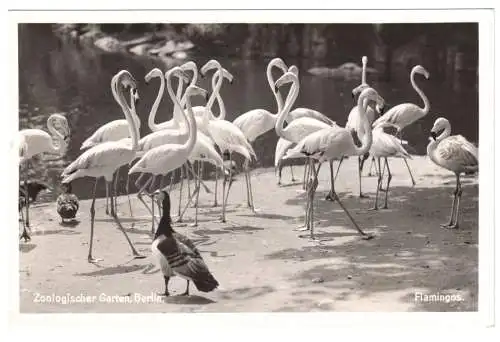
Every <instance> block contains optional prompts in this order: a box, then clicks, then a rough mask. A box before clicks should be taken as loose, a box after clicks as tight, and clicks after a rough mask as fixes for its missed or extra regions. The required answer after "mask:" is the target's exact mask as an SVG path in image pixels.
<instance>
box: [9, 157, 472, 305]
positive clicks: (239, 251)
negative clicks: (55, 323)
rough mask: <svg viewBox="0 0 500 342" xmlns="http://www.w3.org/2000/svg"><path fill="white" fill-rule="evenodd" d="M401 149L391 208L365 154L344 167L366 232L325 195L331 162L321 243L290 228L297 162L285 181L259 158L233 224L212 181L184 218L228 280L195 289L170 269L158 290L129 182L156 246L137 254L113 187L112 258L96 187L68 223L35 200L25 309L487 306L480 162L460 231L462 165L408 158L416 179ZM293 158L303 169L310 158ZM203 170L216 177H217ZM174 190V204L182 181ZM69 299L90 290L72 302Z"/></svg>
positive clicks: (131, 226) (107, 220) (24, 248)
mask: <svg viewBox="0 0 500 342" xmlns="http://www.w3.org/2000/svg"><path fill="white" fill-rule="evenodd" d="M390 163H391V170H392V172H393V179H392V184H391V191H390V197H389V209H386V210H379V211H378V212H373V211H368V210H367V209H368V208H370V207H371V206H372V205H373V200H374V193H375V188H376V178H375V177H366V176H365V177H363V186H364V191H365V192H366V193H367V194H368V195H369V196H370V198H368V199H361V200H360V199H359V198H358V197H357V188H358V183H357V160H356V158H349V159H347V160H345V161H344V163H343V166H342V168H341V171H340V174H339V176H338V178H337V183H336V189H337V191H338V193H339V195H340V196H341V198H342V199H343V203H344V204H345V206H346V207H347V208H348V209H349V210H350V211H351V213H352V215H353V216H354V218H355V219H356V220H357V222H358V224H359V225H360V227H361V228H362V229H364V230H365V231H367V232H370V233H373V234H375V238H374V239H372V240H369V241H364V240H362V239H361V238H360V237H359V235H357V233H356V232H355V230H354V228H353V227H352V226H351V224H350V222H349V221H348V218H347V216H346V215H345V214H344V213H343V212H342V210H341V209H340V207H339V206H338V204H336V203H331V202H328V201H325V200H324V197H325V195H326V193H327V192H328V190H329V181H328V179H329V175H328V167H327V166H326V165H325V166H323V168H322V171H321V173H320V183H319V187H318V192H317V197H316V202H315V210H316V216H315V217H316V220H317V228H316V232H317V235H318V237H320V238H321V239H325V240H327V241H325V242H324V243H323V245H320V246H319V245H316V244H314V243H311V242H310V241H308V240H307V239H301V238H298V234H299V233H298V232H296V231H294V230H293V229H294V228H295V227H296V226H298V225H299V224H300V223H301V222H302V220H303V215H304V206H305V198H304V193H303V192H301V191H300V189H301V185H299V184H298V183H297V184H295V185H294V184H290V176H289V168H285V169H284V170H283V182H284V186H281V187H280V186H278V185H277V184H276V177H275V175H274V170H272V169H259V170H255V171H254V172H253V180H252V184H253V186H254V201H255V205H256V207H257V208H258V209H259V212H258V213H257V214H254V213H252V212H251V211H250V210H249V209H247V208H246V206H245V203H246V197H245V196H246V192H245V188H244V186H245V182H244V178H243V177H242V175H238V176H237V177H236V182H235V183H234V184H233V189H232V192H231V194H230V198H229V204H228V210H227V220H228V221H227V223H225V224H222V223H218V222H216V220H217V218H218V216H219V214H220V207H218V208H212V207H211V205H212V202H213V197H212V195H208V194H206V193H205V192H202V193H201V195H200V205H201V207H200V212H199V226H198V227H190V226H189V223H191V222H192V218H193V217H194V209H188V211H187V213H186V215H185V222H186V223H187V224H188V225H179V224H176V225H175V227H174V229H176V230H177V231H179V232H181V233H183V234H186V235H187V236H189V237H190V238H191V239H193V241H194V242H195V243H197V244H198V246H199V247H198V248H199V249H200V251H201V252H202V254H203V257H204V258H205V261H206V263H207V265H208V266H209V268H210V269H211V270H212V272H213V274H214V275H215V277H216V278H217V279H218V281H219V283H220V287H219V288H218V289H217V290H215V291H213V292H211V293H208V294H206V293H200V292H198V291H196V289H195V288H194V287H192V288H191V296H190V297H178V296H176V294H179V293H181V292H182V291H183V290H184V287H185V281H183V280H182V279H178V278H175V279H173V280H172V281H171V289H170V292H171V294H172V296H171V297H168V298H166V299H165V298H162V297H158V296H155V295H154V294H155V293H158V292H162V291H163V290H164V288H163V286H164V284H163V278H162V275H161V272H160V271H159V268H158V266H157V264H156V260H154V259H153V258H152V257H151V247H150V246H151V235H150V231H151V223H150V219H149V217H148V214H147V212H146V210H145V209H144V208H143V206H142V204H141V203H140V202H139V201H138V200H137V198H136V196H132V198H133V212H134V218H130V215H129V212H128V204H127V201H126V197H120V198H119V205H120V208H119V215H120V217H121V219H122V223H123V225H124V227H125V228H126V229H127V231H128V234H129V236H130V238H131V239H132V241H133V242H134V244H135V246H136V248H137V249H138V250H139V251H140V252H141V253H143V254H145V255H146V256H147V258H145V259H141V260H134V259H132V257H131V253H130V250H129V247H128V245H127V243H126V240H125V239H124V237H123V235H122V233H121V232H120V231H119V230H118V229H117V228H116V227H115V225H114V222H113V220H112V218H111V217H108V216H106V214H105V212H104V203H105V202H104V200H103V199H98V200H97V202H96V203H97V204H96V208H97V209H96V210H97V213H96V226H95V232H96V233H95V240H94V256H95V257H99V258H103V259H104V260H103V261H102V262H100V264H99V265H94V264H89V263H88V262H87V252H88V239H89V231H90V229H89V228H90V219H89V205H90V201H82V202H81V203H80V211H79V213H78V216H77V217H78V220H79V221H80V222H79V224H78V225H76V226H73V227H70V226H62V225H61V224H60V219H59V216H58V215H57V213H56V208H55V203H44V204H38V205H35V206H34V207H33V208H32V212H31V215H30V216H31V219H32V226H33V227H32V230H33V234H32V240H31V241H30V242H28V243H24V242H20V243H19V250H20V310H21V312H22V313H25V312H249V311H253V312H256V311H257V312H259V311H260V312H271V311H475V310H477V307H478V304H477V303H478V294H477V289H478V284H477V282H478V183H477V176H472V177H463V196H462V202H461V209H462V210H461V216H460V223H461V226H460V228H459V229H458V230H456V231H450V230H445V229H442V228H440V226H439V224H440V223H443V222H445V221H446V220H447V219H448V215H449V211H450V207H451V201H452V191H453V190H454V186H455V183H454V182H455V178H454V175H453V174H452V173H450V172H448V171H446V170H443V169H440V168H439V167H437V166H435V165H434V164H432V162H431V161H430V160H428V159H427V158H426V157H418V156H417V157H414V159H412V160H409V164H410V165H411V166H412V168H413V172H414V176H415V179H416V182H417V185H416V186H415V187H411V181H410V177H409V175H408V172H407V171H406V168H405V165H404V163H403V161H402V160H399V159H394V160H391V161H390ZM367 165H369V164H367ZM294 170H295V176H296V178H299V179H301V178H302V167H296V168H294ZM366 173H367V168H365V171H364V174H365V175H366ZM79 181H81V182H89V184H90V182H91V181H90V180H79ZM206 184H207V185H208V186H209V187H210V188H211V189H213V187H214V182H213V181H206ZM171 196H172V201H173V208H176V204H177V203H178V197H179V195H178V191H174V192H173V193H172V194H171ZM220 198H221V196H219V199H220ZM183 201H184V202H185V199H184V200H183ZM175 214H176V210H175V209H172V215H173V216H175ZM418 293H420V294H422V296H420V295H419V294H418ZM424 294H434V295H442V297H441V299H442V300H441V301H434V300H433V299H432V298H429V297H424V296H423V295H424ZM446 295H450V296H448V297H446ZM56 296H59V297H58V298H56ZM69 296H73V298H70V297H69ZM85 296H89V297H85ZM63 297H64V298H63ZM416 297H418V298H417V300H416ZM446 298H448V299H449V300H446ZM68 299H69V300H77V301H79V303H73V304H68V303H66V304H65V303H64V301H65V300H66V301H67V300H68Z"/></svg>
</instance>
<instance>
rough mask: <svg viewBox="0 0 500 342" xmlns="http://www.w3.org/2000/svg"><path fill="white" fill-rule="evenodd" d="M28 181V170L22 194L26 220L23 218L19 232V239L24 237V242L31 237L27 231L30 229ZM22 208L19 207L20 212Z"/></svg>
mask: <svg viewBox="0 0 500 342" xmlns="http://www.w3.org/2000/svg"><path fill="white" fill-rule="evenodd" d="M28 183H29V179H28V172H27V171H26V178H25V179H24V184H25V186H26V190H25V196H24V206H25V207H26V220H24V218H23V233H22V234H21V237H20V239H24V242H28V241H29V240H31V237H30V235H29V233H28V230H31V229H30V209H29V205H30V197H29V193H28ZM22 210H23V209H22V208H21V212H22Z"/></svg>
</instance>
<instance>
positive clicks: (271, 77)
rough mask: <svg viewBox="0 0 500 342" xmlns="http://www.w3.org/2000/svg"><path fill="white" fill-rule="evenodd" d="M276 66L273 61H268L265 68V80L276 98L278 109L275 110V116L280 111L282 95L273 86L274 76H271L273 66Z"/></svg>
mask: <svg viewBox="0 0 500 342" xmlns="http://www.w3.org/2000/svg"><path fill="white" fill-rule="evenodd" d="M274 66H276V65H275V64H274V63H269V64H268V65H267V69H266V76H267V82H268V83H269V87H270V88H271V91H272V92H273V95H274V98H275V100H276V105H277V106H278V110H277V112H276V114H275V115H276V116H277V115H278V114H279V113H280V112H281V109H282V108H283V97H282V96H281V93H280V91H279V89H278V90H276V89H275V88H274V78H273V73H272V71H273V67H274ZM282 71H283V73H285V72H286V70H283V69H282Z"/></svg>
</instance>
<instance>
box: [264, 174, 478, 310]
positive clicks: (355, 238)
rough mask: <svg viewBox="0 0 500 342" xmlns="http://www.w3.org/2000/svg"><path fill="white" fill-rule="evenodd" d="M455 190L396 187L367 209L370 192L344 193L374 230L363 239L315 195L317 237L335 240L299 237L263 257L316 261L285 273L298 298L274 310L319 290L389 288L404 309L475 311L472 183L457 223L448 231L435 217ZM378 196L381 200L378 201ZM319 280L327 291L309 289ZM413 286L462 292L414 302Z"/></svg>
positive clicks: (343, 292)
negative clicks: (449, 298) (297, 243)
mask: <svg viewBox="0 0 500 342" xmlns="http://www.w3.org/2000/svg"><path fill="white" fill-rule="evenodd" d="M453 189H454V186H453V185H452V186H449V187H447V186H442V185H439V186H436V187H428V188H427V187H418V186H417V187H415V188H410V187H404V186H396V187H394V188H391V190H390V193H389V196H390V197H389V203H388V204H389V208H390V209H389V210H378V211H375V212H374V211H367V210H366V209H365V207H370V206H372V205H373V201H374V193H370V195H371V196H372V197H371V199H370V200H369V201H368V203H367V202H366V201H363V202H361V203H360V201H359V200H358V199H357V198H344V199H343V203H344V205H345V206H346V207H347V208H348V209H349V210H350V211H351V214H352V215H353V217H354V219H355V220H356V222H357V223H358V224H359V226H360V227H361V229H363V230H365V231H366V232H374V233H375V237H374V239H372V240H369V241H365V240H362V239H361V238H360V237H359V235H357V233H356V230H355V229H354V227H353V226H352V224H351V222H350V221H349V220H348V218H347V216H346V215H345V214H344V213H343V211H342V210H341V209H340V208H339V206H338V204H335V203H331V202H327V201H324V200H323V199H318V200H316V202H315V209H316V215H315V219H317V220H318V221H320V224H319V225H318V226H317V228H316V232H317V235H316V236H317V237H318V238H320V239H321V238H323V237H325V236H326V237H328V236H331V237H332V238H333V242H326V243H324V244H319V245H318V244H313V245H311V244H308V243H307V242H304V245H303V246H301V247H298V248H285V249H283V250H280V251H276V252H273V253H270V254H267V255H266V256H265V258H268V259H271V260H272V259H279V260H294V261H296V262H297V261H298V262H302V261H312V260H314V261H315V263H314V265H312V266H311V267H309V268H306V269H303V270H302V271H300V272H297V273H295V274H293V275H291V276H290V277H289V279H288V281H289V284H290V285H291V286H292V288H293V289H296V290H297V291H302V292H303V293H299V294H296V295H295V296H294V299H297V301H292V302H291V303H288V304H287V306H286V307H283V308H282V310H278V311H304V310H305V311H307V308H308V307H309V306H308V305H309V304H311V305H318V304H317V303H318V302H319V301H320V299H321V297H323V298H324V297H328V298H330V299H331V300H332V301H333V303H339V302H345V301H348V300H353V298H360V299H367V300H368V301H370V300H371V299H370V298H371V297H372V296H373V297H375V298H377V296H381V295H382V296H384V295H387V294H391V293H392V294H393V295H394V296H396V298H397V300H398V301H399V304H400V305H401V307H402V308H403V307H404V308H407V309H405V310H409V311H475V310H477V305H478V301H477V300H478V244H477V242H478V208H479V203H478V199H477V197H478V186H477V184H473V185H464V186H463V194H462V201H461V208H460V217H459V220H460V221H459V222H460V227H459V228H458V229H456V230H448V229H443V228H441V227H440V223H443V222H444V221H447V219H448V218H449V216H448V215H449V213H450V209H451V202H452V199H453V196H452V192H453ZM321 193H322V194H326V193H327V191H321ZM383 195H385V194H383ZM321 197H322V196H321ZM321 197H320V196H318V198H321ZM382 199H383V198H382ZM379 200H380V199H379ZM379 203H382V204H383V200H382V202H379ZM351 236H352V238H351ZM315 279H316V280H319V281H314V280H315ZM319 283H320V284H319ZM318 287H320V288H321V289H323V290H325V291H327V292H328V293H327V295H322V296H315V295H313V294H311V293H308V291H312V290H317V289H318ZM415 291H419V292H420V291H421V292H422V293H427V294H435V293H438V292H439V293H443V294H452V295H453V294H457V293H460V294H461V296H462V297H463V298H464V300H463V301H461V302H454V303H450V302H449V303H446V302H444V301H443V302H427V303H424V302H418V301H416V300H415ZM308 303H309V304H308ZM315 303H316V304H315ZM325 305H326V304H325ZM327 306H328V305H327ZM365 309H368V307H367V308H363V307H359V310H360V311H364V310H365Z"/></svg>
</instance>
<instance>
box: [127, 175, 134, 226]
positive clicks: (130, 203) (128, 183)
mask: <svg viewBox="0 0 500 342" xmlns="http://www.w3.org/2000/svg"><path fill="white" fill-rule="evenodd" d="M129 185H130V175H129V174H128V173H127V183H126V184H125V192H126V193H127V198H128V208H129V210H130V217H134V214H133V213H132V201H131V200H130V189H129Z"/></svg>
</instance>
